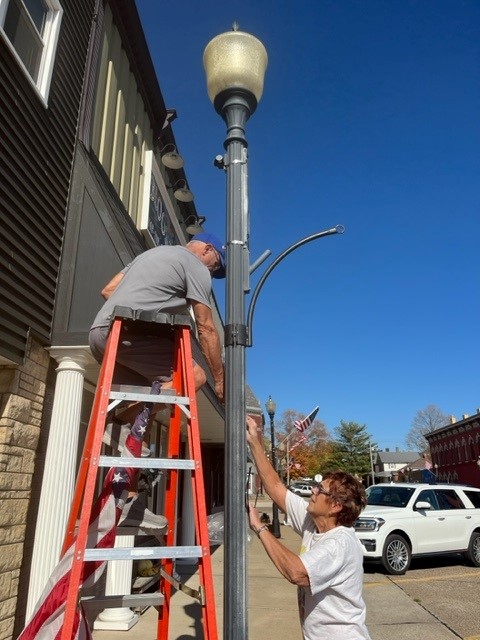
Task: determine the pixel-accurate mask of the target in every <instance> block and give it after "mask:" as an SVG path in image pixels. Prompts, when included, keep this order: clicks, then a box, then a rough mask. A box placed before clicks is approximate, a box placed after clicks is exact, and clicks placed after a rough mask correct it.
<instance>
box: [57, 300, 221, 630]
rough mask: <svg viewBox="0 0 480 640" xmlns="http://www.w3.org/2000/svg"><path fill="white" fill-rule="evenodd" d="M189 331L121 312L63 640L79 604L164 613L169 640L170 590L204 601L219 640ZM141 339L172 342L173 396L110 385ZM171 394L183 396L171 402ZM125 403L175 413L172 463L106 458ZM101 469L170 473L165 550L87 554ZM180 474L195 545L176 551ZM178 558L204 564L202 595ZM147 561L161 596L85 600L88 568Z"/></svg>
mask: <svg viewBox="0 0 480 640" xmlns="http://www.w3.org/2000/svg"><path fill="white" fill-rule="evenodd" d="M191 327H192V321H191V318H190V317H189V316H187V315H169V314H164V313H157V312H145V311H133V310H131V309H129V308H125V307H116V308H115V311H114V319H113V322H112V325H111V329H110V333H109V338H108V341H107V346H106V350H105V355H104V358H103V363H102V367H101V370H100V375H99V379H98V384H97V390H96V394H95V399H94V402H93V408H92V414H91V417H90V423H89V426H88V431H87V435H86V440H85V446H84V451H83V455H82V460H81V463H80V469H79V473H78V477H77V484H76V487H75V493H74V497H73V502H72V507H71V511H70V517H69V520H68V523H67V530H66V534H65V541H64V545H63V550H62V556H63V555H64V554H65V553H67V550H69V549H70V551H71V549H72V548H73V556H72V565H71V572H70V579H69V585H68V593H67V596H66V602H65V615H64V619H63V625H62V629H61V635H60V638H61V640H71V639H72V637H73V635H74V629H75V626H76V624H77V623H78V618H79V605H80V603H81V604H82V606H83V605H88V604H89V603H90V602H92V603H95V605H96V606H99V605H100V606H103V607H141V608H144V607H148V606H155V607H156V608H157V610H158V623H157V640H168V629H169V618H170V599H171V595H172V586H174V587H175V588H177V589H181V590H182V591H184V592H185V593H187V594H188V595H190V596H192V597H194V598H196V599H197V600H198V601H199V603H200V605H201V610H202V621H203V630H204V638H205V640H217V637H218V636H217V625H216V616H215V599H214V587H213V576H212V566H211V557H210V546H209V540H208V528H207V511H206V504H205V487H204V479H203V470H202V460H201V450H200V433H199V423H198V411H197V402H196V397H195V384H194V376H193V360H192V350H191V340H190V331H191ZM136 334H137V335H138V334H142V335H149V336H152V340H154V339H157V338H158V339H162V338H163V339H166V338H167V339H168V338H170V339H173V340H174V344H175V348H174V363H173V388H174V389H175V391H174V392H172V391H171V390H169V391H170V393H167V392H166V391H165V392H163V393H162V390H161V389H159V385H158V384H157V387H156V388H155V383H154V385H153V386H152V389H150V388H147V387H132V386H128V387H126V386H125V387H124V386H120V385H113V384H112V379H113V374H114V370H115V361H116V354H117V349H118V344H119V342H120V341H121V340H122V339H126V338H128V339H134V336H135V335H136ZM172 393H178V394H179V395H172ZM123 401H127V402H135V401H137V402H142V403H145V404H144V406H147V407H151V406H152V404H149V403H162V404H166V405H171V406H172V407H173V409H172V417H171V419H170V427H169V431H168V446H167V458H150V457H149V458H142V457H134V458H132V457H127V458H126V457H118V456H105V455H101V454H100V451H101V446H102V438H103V435H104V432H105V426H106V421H107V414H108V413H109V411H112V410H113V409H114V408H115V407H116V406H117V405H118V404H119V403H121V402H123ZM182 413H183V414H184V415H185V416H186V419H187V426H186V442H187V444H188V452H189V456H190V459H188V460H187V459H182V458H181V457H180V453H181V445H182V429H181V417H182ZM101 467H107V468H108V467H109V468H111V471H110V473H113V471H112V469H115V471H118V470H119V469H120V470H122V468H125V467H127V468H129V469H135V470H137V471H134V473H137V472H138V470H139V469H160V470H163V471H164V472H165V473H167V474H168V475H167V484H166V492H165V513H164V514H163V515H165V517H166V518H167V521H168V525H167V530H166V534H165V536H164V542H165V546H155V547H143V546H141V547H133V548H125V547H118V548H112V547H113V542H112V541H110V543H109V546H108V548H100V545H97V546H95V547H90V548H89V547H88V540H89V537H90V538H91V533H92V531H91V530H92V523H93V522H94V521H95V515H94V513H95V506H96V503H95V497H96V496H95V493H96V487H97V479H98V473H99V469H100V468H101ZM180 471H190V473H191V479H192V490H193V506H194V519H195V542H196V545H194V546H176V537H177V531H176V529H177V527H176V521H177V516H176V511H177V496H178V492H179V482H180V479H181V474H180V473H179V472H180ZM117 520H118V514H117ZM89 527H90V528H89ZM178 558H190V559H191V558H196V559H198V576H199V582H200V586H199V588H198V590H194V589H192V588H190V587H187V586H186V585H182V584H181V583H180V582H179V581H178V580H177V579H176V577H175V576H174V560H175V559H178ZM141 559H149V560H160V564H161V569H160V579H159V591H158V592H157V593H153V594H152V593H145V594H144V593H140V594H126V595H124V596H121V595H114V596H100V597H98V596H92V597H89V596H87V597H82V593H81V586H82V584H83V580H84V576H85V575H86V574H87V573H88V572H85V567H86V564H87V563H93V564H90V567H95V566H97V567H98V566H99V565H101V564H102V563H103V562H105V561H112V560H115V561H121V560H141Z"/></svg>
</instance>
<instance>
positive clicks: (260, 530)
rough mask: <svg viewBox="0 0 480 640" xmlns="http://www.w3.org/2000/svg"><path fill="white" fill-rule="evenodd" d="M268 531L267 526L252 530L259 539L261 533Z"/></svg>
mask: <svg viewBox="0 0 480 640" xmlns="http://www.w3.org/2000/svg"><path fill="white" fill-rule="evenodd" d="M268 530H269V527H268V524H264V525H262V526H261V527H258V529H254V531H255V533H256V534H257V537H258V538H260V534H261V533H262V531H268Z"/></svg>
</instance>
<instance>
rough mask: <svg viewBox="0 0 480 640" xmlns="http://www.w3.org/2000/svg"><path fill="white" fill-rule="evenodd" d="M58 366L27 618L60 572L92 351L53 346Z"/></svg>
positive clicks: (51, 351)
mask: <svg viewBox="0 0 480 640" xmlns="http://www.w3.org/2000/svg"><path fill="white" fill-rule="evenodd" d="M50 354H51V356H52V357H53V358H55V359H56V360H57V362H58V363H59V365H58V368H57V379H56V385H55V398H54V401H53V409H52V419H51V423H50V433H49V437H48V447H47V453H46V457H45V468H44V475H43V483H42V492H41V496H40V502H39V508H38V517H37V524H36V528H35V541H34V547H33V556H32V566H31V571H30V584H29V590H28V601H27V612H26V613H27V619H28V618H29V617H30V616H31V614H32V613H33V611H34V609H35V605H36V603H37V601H38V599H39V597H40V595H41V593H42V591H43V588H44V586H45V584H46V583H47V580H48V578H49V577H50V574H51V573H52V571H53V569H54V568H55V566H56V564H57V562H58V559H59V556H60V551H61V548H62V544H63V538H64V535H65V528H66V523H67V519H68V515H69V512H70V505H71V502H72V497H73V491H74V487H75V477H76V462H77V447H78V434H79V429H80V415H81V407H82V394H83V381H84V374H85V365H86V364H87V363H89V362H90V359H91V356H90V357H89V355H88V348H82V347H52V348H51V349H50Z"/></svg>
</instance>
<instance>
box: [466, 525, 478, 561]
mask: <svg viewBox="0 0 480 640" xmlns="http://www.w3.org/2000/svg"><path fill="white" fill-rule="evenodd" d="M465 557H466V558H467V560H468V561H469V562H470V563H471V564H473V566H474V567H480V533H479V532H478V531H474V532H473V533H472V537H471V538H470V543H469V545H468V551H467V553H466V554H465Z"/></svg>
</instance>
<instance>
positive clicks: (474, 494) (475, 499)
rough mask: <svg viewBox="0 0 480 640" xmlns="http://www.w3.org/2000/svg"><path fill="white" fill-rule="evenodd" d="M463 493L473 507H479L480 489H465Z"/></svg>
mask: <svg viewBox="0 0 480 640" xmlns="http://www.w3.org/2000/svg"><path fill="white" fill-rule="evenodd" d="M465 494H466V496H467V498H468V499H469V500H470V502H471V503H472V504H473V506H474V507H475V509H480V491H467V490H465Z"/></svg>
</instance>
